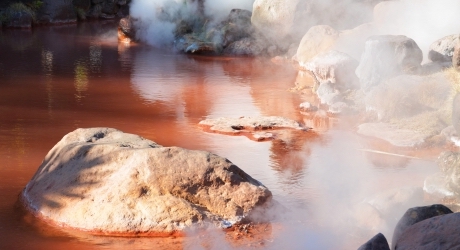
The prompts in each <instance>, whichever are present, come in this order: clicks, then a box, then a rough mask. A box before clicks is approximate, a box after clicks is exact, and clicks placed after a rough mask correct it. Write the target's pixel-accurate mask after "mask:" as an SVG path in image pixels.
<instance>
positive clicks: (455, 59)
mask: <svg viewBox="0 0 460 250" xmlns="http://www.w3.org/2000/svg"><path fill="white" fill-rule="evenodd" d="M452 66H453V67H454V68H455V69H456V70H457V71H460V41H459V42H457V44H456V45H455V47H454V54H453V55H452Z"/></svg>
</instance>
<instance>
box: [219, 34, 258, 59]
mask: <svg viewBox="0 0 460 250" xmlns="http://www.w3.org/2000/svg"><path fill="white" fill-rule="evenodd" d="M263 49H264V48H263V47H262V46H260V44H258V43H257V41H256V40H254V39H252V38H249V37H246V38H243V39H241V40H239V41H236V42H233V43H231V44H230V45H229V46H227V47H226V48H225V49H224V54H229V55H238V56H257V55H260V54H261V53H262V51H263Z"/></svg>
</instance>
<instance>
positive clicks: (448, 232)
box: [395, 213, 460, 250]
mask: <svg viewBox="0 0 460 250" xmlns="http://www.w3.org/2000/svg"><path fill="white" fill-rule="evenodd" d="M459 224H460V213H451V214H446V215H442V216H435V217H432V218H430V219H426V220H423V221H420V222H418V223H416V224H414V225H412V226H411V227H409V228H408V229H406V230H405V231H404V232H403V233H402V234H401V236H400V237H399V240H398V241H396V243H395V249H396V250H405V249H417V250H432V249H440V250H447V249H458V246H459V245H460V237H458V235H460V227H459V226H458V225H459Z"/></svg>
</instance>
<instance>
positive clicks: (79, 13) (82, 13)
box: [75, 7, 86, 20]
mask: <svg viewBox="0 0 460 250" xmlns="http://www.w3.org/2000/svg"><path fill="white" fill-rule="evenodd" d="M75 13H76V14H77V18H78V19H80V20H86V12H85V10H84V9H82V8H80V7H75Z"/></svg>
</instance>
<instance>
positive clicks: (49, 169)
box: [21, 128, 271, 235]
mask: <svg viewBox="0 0 460 250" xmlns="http://www.w3.org/2000/svg"><path fill="white" fill-rule="evenodd" d="M21 198H22V201H23V202H24V204H25V206H26V207H27V208H28V209H29V210H31V211H32V212H33V213H34V214H35V215H37V216H39V217H41V218H44V219H45V220H47V221H49V222H52V223H54V224H58V225H61V226H65V227H71V228H75V229H80V230H85V231H90V232H94V233H102V234H118V235H158V234H173V233H180V232H181V231H183V230H185V229H187V228H191V227H201V226H206V225H208V223H213V224H218V225H224V226H225V227H227V226H228V225H231V224H232V223H234V222H238V221H240V220H241V219H242V218H244V217H245V216H246V215H248V214H249V213H250V212H251V211H252V210H253V209H254V208H256V207H257V206H260V205H263V204H264V203H266V202H267V201H268V200H270V199H271V192H270V191H269V190H268V189H267V188H266V187H264V186H263V185H262V184H261V183H260V182H258V181H256V180H255V179H253V178H251V177H250V176H249V175H247V174H246V173H245V172H244V171H243V170H241V169H239V168H238V167H237V166H235V165H233V164H232V163H231V162H230V161H228V160H227V159H225V158H222V157H219V156H217V155H214V154H211V153H208V152H204V151H196V150H187V149H183V148H178V147H162V146H160V145H158V144H156V143H154V142H153V141H150V140H147V139H144V138H142V137H139V136H137V135H133V134H126V133H123V132H121V131H119V130H116V129H111V128H90V129H77V130H75V131H73V132H71V133H69V134H67V135H66V136H64V137H63V138H62V140H61V141H60V142H58V143H57V144H56V145H55V146H54V147H53V148H52V149H51V151H50V152H49V153H48V155H47V156H46V157H45V159H44V161H43V163H42V164H41V166H40V167H39V169H38V171H37V172H36V174H35V175H34V177H33V178H32V180H31V181H30V182H29V183H28V184H27V186H26V187H25V189H24V190H23V192H22V194H21Z"/></svg>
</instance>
